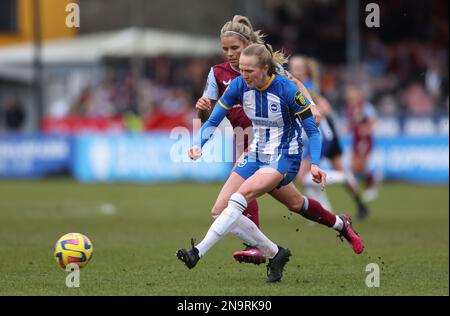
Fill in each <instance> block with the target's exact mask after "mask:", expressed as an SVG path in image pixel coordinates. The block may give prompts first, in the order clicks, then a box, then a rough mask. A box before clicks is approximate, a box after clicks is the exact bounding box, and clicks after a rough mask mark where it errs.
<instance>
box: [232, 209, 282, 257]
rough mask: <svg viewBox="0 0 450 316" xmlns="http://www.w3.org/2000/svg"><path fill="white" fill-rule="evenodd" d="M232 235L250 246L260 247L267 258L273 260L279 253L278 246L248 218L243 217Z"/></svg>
mask: <svg viewBox="0 0 450 316" xmlns="http://www.w3.org/2000/svg"><path fill="white" fill-rule="evenodd" d="M230 233H232V234H233V235H235V236H237V237H239V238H240V239H242V240H243V241H245V242H246V243H248V244H249V245H251V246H256V247H258V248H259V249H260V250H261V251H262V253H263V255H264V256H265V257H266V258H273V257H275V255H276V254H277V252H278V246H277V245H276V244H275V243H273V242H272V241H271V240H270V239H269V238H267V237H266V235H264V234H263V232H262V231H261V230H260V229H259V228H258V226H256V224H255V223H254V222H253V221H252V220H251V219H250V218H248V217H247V216H244V215H241V216H240V217H239V218H238V220H237V222H236V225H234V227H233V228H232V229H231V230H230Z"/></svg>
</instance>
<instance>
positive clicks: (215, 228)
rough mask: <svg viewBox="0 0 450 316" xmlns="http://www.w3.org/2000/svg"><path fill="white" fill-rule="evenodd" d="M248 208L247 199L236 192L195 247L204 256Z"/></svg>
mask: <svg viewBox="0 0 450 316" xmlns="http://www.w3.org/2000/svg"><path fill="white" fill-rule="evenodd" d="M246 208H247V200H246V199H245V197H244V196H243V195H242V194H240V193H234V194H233V195H232V196H231V198H230V200H229V201H228V206H227V207H226V208H225V209H224V210H223V212H222V213H221V214H220V215H219V217H217V218H216V220H215V221H214V223H212V225H211V227H210V228H209V230H208V232H207V233H206V236H205V237H204V238H203V240H202V241H201V242H200V243H199V244H198V245H196V246H195V247H196V248H197V249H198V251H199V255H200V256H203V255H204V254H205V253H206V252H207V251H208V250H209V249H210V248H211V247H212V246H214V245H215V244H216V243H217V242H218V241H219V240H220V239H221V238H222V237H223V236H225V235H226V234H227V233H228V232H229V231H230V229H232V228H233V226H234V225H235V223H236V221H237V220H238V219H239V217H240V216H241V215H242V212H243V211H244V210H245V209H246Z"/></svg>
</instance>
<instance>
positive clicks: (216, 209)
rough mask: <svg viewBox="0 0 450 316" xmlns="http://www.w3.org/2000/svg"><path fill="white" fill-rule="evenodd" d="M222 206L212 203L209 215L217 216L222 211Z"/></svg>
mask: <svg viewBox="0 0 450 316" xmlns="http://www.w3.org/2000/svg"><path fill="white" fill-rule="evenodd" d="M222 211H223V208H221V207H219V206H218V205H214V206H213V207H212V209H211V216H212V217H216V216H219V215H220V213H222Z"/></svg>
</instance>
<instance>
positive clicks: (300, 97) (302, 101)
mask: <svg viewBox="0 0 450 316" xmlns="http://www.w3.org/2000/svg"><path fill="white" fill-rule="evenodd" d="M294 99H295V104H297V105H300V106H305V105H306V99H305V97H304V96H303V94H301V92H300V91H297V93H296V94H295V98H294Z"/></svg>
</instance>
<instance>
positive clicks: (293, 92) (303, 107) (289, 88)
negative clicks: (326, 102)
mask: <svg viewBox="0 0 450 316" xmlns="http://www.w3.org/2000/svg"><path fill="white" fill-rule="evenodd" d="M286 92H287V100H288V103H289V107H290V108H291V111H292V112H294V113H295V116H296V117H298V118H299V119H300V120H304V119H306V118H308V117H310V116H312V112H311V107H312V102H311V100H310V99H308V98H307V97H306V96H305V95H304V94H303V93H302V92H301V91H300V90H298V88H297V86H296V85H295V84H294V83H293V82H292V81H288V82H287V84H286Z"/></svg>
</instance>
